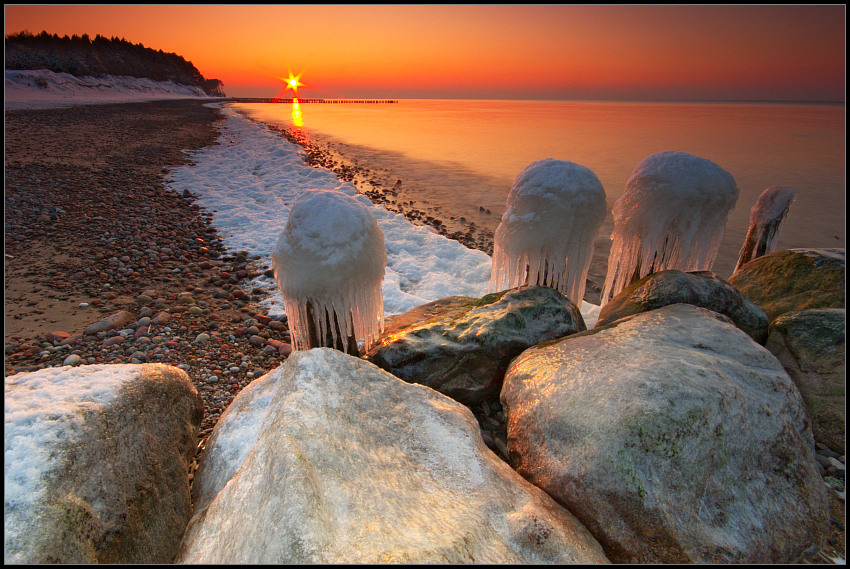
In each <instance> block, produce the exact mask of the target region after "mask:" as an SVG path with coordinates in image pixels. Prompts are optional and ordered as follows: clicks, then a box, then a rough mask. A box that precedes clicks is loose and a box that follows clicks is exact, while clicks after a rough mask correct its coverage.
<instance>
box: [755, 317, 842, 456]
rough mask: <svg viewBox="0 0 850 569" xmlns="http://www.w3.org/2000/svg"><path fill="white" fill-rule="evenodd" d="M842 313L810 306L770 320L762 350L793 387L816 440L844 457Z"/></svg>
mask: <svg viewBox="0 0 850 569" xmlns="http://www.w3.org/2000/svg"><path fill="white" fill-rule="evenodd" d="M846 322H847V319H846V312H845V310H844V309H842V308H813V309H809V310H799V311H794V312H786V313H785V314H783V315H782V316H780V317H778V318H777V319H776V320H774V321H773V324H772V325H771V327H770V337H769V338H768V341H767V343H766V344H765V347H766V348H767V349H768V350H770V351H771V353H773V354H774V355H775V356H776V357H777V359H778V360H779V361H780V362H781V363H782V365H783V367H784V368H785V370H786V371H787V372H788V375H790V376H791V379H793V380H794V383H795V384H797V388H798V389H799V390H800V394H801V395H802V396H803V401H805V403H806V409H807V410H808V412H809V416H810V418H811V421H812V430H813V432H814V436H815V439H816V440H817V441H818V442H821V443H824V444H826V445H827V446H828V447H830V448H831V449H834V450H836V451H839V452H840V454H844V451H845V440H844V437H845V435H844V431H845V428H846V425H847V415H846V398H845V391H846V386H845V383H846V347H845V334H846V328H847V326H846Z"/></svg>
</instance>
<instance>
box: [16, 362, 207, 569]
mask: <svg viewBox="0 0 850 569" xmlns="http://www.w3.org/2000/svg"><path fill="white" fill-rule="evenodd" d="M5 396H6V398H5V399H6V410H5V432H4V436H3V438H4V442H5V448H6V451H5V463H4V466H5V468H4V474H5V478H4V495H5V505H4V513H5V520H4V522H5V523H4V527H5V541H4V561H5V562H6V563H170V562H171V561H172V560H173V559H174V556H175V555H176V553H177V549H178V547H179V545H180V540H181V538H182V536H183V532H184V530H185V529H186V524H187V523H188V522H189V518H190V517H191V515H192V505H191V500H190V495H189V479H188V469H189V463H190V461H191V460H192V458H193V456H194V454H195V447H196V445H197V436H198V427H199V425H200V423H201V419H202V417H203V402H202V401H201V398H200V396H199V395H198V393H197V391H196V390H195V388H194V386H193V385H192V382H191V381H190V380H189V377H188V376H187V375H186V372H184V371H183V370H181V369H178V368H175V367H171V366H166V365H162V364H144V365H129V364H128V365H93V366H81V367H76V368H69V367H62V368H47V369H42V370H39V371H35V372H30V373H19V374H16V375H12V376H9V377H7V378H6V385H5Z"/></svg>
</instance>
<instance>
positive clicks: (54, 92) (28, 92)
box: [4, 69, 210, 110]
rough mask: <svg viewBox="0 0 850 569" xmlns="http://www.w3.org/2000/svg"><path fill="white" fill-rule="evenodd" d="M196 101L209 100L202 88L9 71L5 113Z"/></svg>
mask: <svg viewBox="0 0 850 569" xmlns="http://www.w3.org/2000/svg"><path fill="white" fill-rule="evenodd" d="M195 98H204V99H209V98H210V97H209V96H207V94H206V93H204V91H203V89H201V88H200V87H190V86H188V85H180V84H177V83H173V82H172V81H153V80H151V79H144V78H138V77H126V76H112V75H107V76H105V77H101V78H95V77H75V76H73V75H69V74H68V73H54V72H52V71H49V70H47V69H33V70H23V71H21V70H6V82H5V92H4V107H5V109H6V110H15V109H49V108H57V107H68V106H71V105H98V104H104V103H134V102H141V101H153V100H160V99H195Z"/></svg>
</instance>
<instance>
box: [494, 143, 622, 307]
mask: <svg viewBox="0 0 850 569" xmlns="http://www.w3.org/2000/svg"><path fill="white" fill-rule="evenodd" d="M605 213H606V205H605V190H604V189H603V187H602V183H601V182H600V181H599V178H597V177H596V174H594V173H593V172H592V171H590V170H589V169H588V168H585V167H584V166H581V165H579V164H576V163H574V162H568V161H565V160H556V159H554V158H546V159H544V160H538V161H536V162H532V163H531V164H529V165H528V166H527V167H526V168H525V169H524V170H523V171H522V172H520V173H519V175H518V176H517V177H516V181H515V182H514V185H513V187H512V188H511V191H510V193H509V194H508V199H507V206H506V210H505V213H504V215H503V216H502V221H501V222H500V223H499V227H498V228H497V229H496V233H495V239H494V246H493V269H492V271H491V273H490V291H491V292H495V291H498V290H503V289H505V288H513V287H518V286H521V285H523V284H540V285H546V286H549V287H552V288H554V289H557V290H559V291H561V292H562V293H563V294H564V295H565V296H566V297H567V298H569V299H570V300H571V301H573V302H574V303H575V304H576V305H579V306H580V305H581V301H582V299H583V298H584V288H585V284H586V280H585V279H586V278H587V271H588V269H589V268H590V261H591V257H592V255H593V241H594V240H595V238H596V233H597V231H598V230H599V226H600V225H601V224H602V221H603V220H604V219H605Z"/></svg>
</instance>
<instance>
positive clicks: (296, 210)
mask: <svg viewBox="0 0 850 569" xmlns="http://www.w3.org/2000/svg"><path fill="white" fill-rule="evenodd" d="M386 266H387V250H386V247H385V246H384V234H383V233H382V232H381V229H380V228H379V227H378V224H377V222H376V221H375V217H374V216H373V215H372V212H370V211H369V209H368V208H367V207H366V206H365V205H364V204H362V203H360V202H359V201H357V200H356V199H354V198H352V197H351V196H348V195H346V194H344V193H342V192H338V191H335V190H313V191H307V192H305V193H303V194H301V196H299V197H298V199H297V200H296V201H295V203H294V204H293V205H292V209H291V210H290V212H289V218H288V219H287V222H286V226H285V227H284V229H283V231H282V232H281V233H280V236H279V238H278V240H277V243H276V244H275V248H274V251H273V252H272V267H273V268H274V275H275V279H276V280H277V283H278V286H279V287H280V291H281V294H282V295H283V299H284V306H285V308H286V313H287V315H288V317H289V323H290V330H291V332H292V339H293V345H294V347H295V349H296V350H303V349H307V348H311V347H317V346H328V345H331V346H337V347H339V346H340V345H342V344H345V343H346V342H347V341H348V340H349V339H350V338H352V337H353V338H355V339H356V340H358V341H360V340H362V341H363V342H364V343H365V346H366V347H368V346H370V345H372V344H373V343H374V342H375V341H376V340H377V339H378V336H379V335H380V333H381V331H382V330H383V319H384V303H383V297H382V294H381V281H382V280H383V278H384V270H385V268H386ZM329 338H330V342H329V341H328V339H329ZM354 350H356V347H355V348H354ZM352 351H353V350H352Z"/></svg>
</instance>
